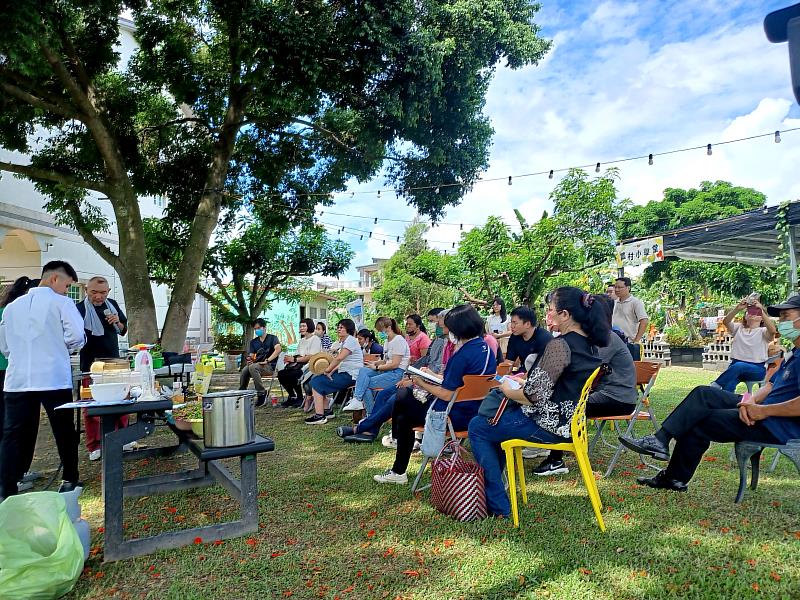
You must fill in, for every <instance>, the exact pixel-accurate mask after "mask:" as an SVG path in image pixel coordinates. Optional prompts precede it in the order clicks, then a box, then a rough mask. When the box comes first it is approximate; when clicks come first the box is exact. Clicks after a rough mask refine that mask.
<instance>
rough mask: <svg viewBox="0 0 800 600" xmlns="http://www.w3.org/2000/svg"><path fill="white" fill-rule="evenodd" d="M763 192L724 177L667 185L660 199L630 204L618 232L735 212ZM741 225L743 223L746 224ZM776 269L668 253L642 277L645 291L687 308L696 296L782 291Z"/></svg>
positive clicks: (717, 298) (653, 229) (751, 205)
mask: <svg viewBox="0 0 800 600" xmlns="http://www.w3.org/2000/svg"><path fill="white" fill-rule="evenodd" d="M766 200H767V198H766V196H765V195H764V194H762V193H761V192H759V191H757V190H754V189H752V188H746V187H739V186H734V185H732V184H731V183H729V182H727V181H715V182H710V181H703V182H702V183H701V184H700V186H699V187H698V188H692V189H688V190H683V189H679V188H667V189H665V190H664V198H663V199H662V200H652V201H650V202H648V203H647V204H643V205H639V206H633V207H631V208H630V209H629V210H627V211H626V212H625V214H623V216H622V218H621V220H620V228H619V232H620V238H622V239H625V238H630V237H646V236H648V235H653V234H655V233H659V232H662V231H668V230H670V229H677V228H680V227H686V226H688V225H695V224H697V223H704V222H708V221H713V220H715V219H721V218H724V217H729V216H733V215H737V214H740V213H743V212H746V211H748V210H753V209H756V208H760V207H761V206H763V205H764V204H766ZM745 227H746V225H745ZM780 280H781V276H780V273H779V272H778V270H776V269H771V268H768V267H755V266H750V265H743V264H738V263H735V262H729V263H726V262H721V263H711V262H700V261H689V260H681V259H678V258H668V259H667V260H665V261H662V262H657V263H653V264H652V265H650V266H649V267H647V269H645V271H644V273H643V274H642V277H641V284H642V285H643V286H645V287H646V288H648V289H649V290H650V291H649V293H647V294H646V295H649V296H650V297H652V298H654V299H656V300H657V301H658V302H660V303H663V304H665V305H669V306H677V307H680V308H689V307H691V306H693V305H694V304H695V303H696V302H697V301H703V300H706V301H713V302H720V303H731V302H734V300H736V299H738V298H741V297H742V296H745V295H747V294H749V293H750V292H753V291H759V292H761V293H762V294H763V296H764V301H768V300H770V301H771V300H776V299H777V297H778V296H779V295H780V294H781V287H782V283H781V281H780Z"/></svg>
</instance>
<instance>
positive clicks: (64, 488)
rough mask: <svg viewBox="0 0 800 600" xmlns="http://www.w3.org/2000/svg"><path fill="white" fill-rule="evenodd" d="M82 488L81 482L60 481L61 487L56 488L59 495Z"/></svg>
mask: <svg viewBox="0 0 800 600" xmlns="http://www.w3.org/2000/svg"><path fill="white" fill-rule="evenodd" d="M79 487H83V482H82V481H62V482H61V485H60V486H59V488H58V493H59V494H64V493H66V492H71V491H72V490H74V489H75V488H79Z"/></svg>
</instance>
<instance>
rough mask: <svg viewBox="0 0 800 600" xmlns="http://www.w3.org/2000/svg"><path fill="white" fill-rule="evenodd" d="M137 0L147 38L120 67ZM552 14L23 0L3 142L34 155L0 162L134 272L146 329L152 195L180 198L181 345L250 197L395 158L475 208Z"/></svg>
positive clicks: (434, 199)
mask: <svg viewBox="0 0 800 600" xmlns="http://www.w3.org/2000/svg"><path fill="white" fill-rule="evenodd" d="M125 10H127V11H129V13H130V14H131V15H132V16H133V19H134V22H135V27H136V29H135V36H136V39H137V42H138V45H139V46H138V48H137V49H136V51H135V53H134V56H133V57H132V59H131V60H130V61H129V62H127V63H126V64H121V63H120V55H119V52H118V47H117V46H116V44H117V40H118V35H119V25H118V15H120V14H121V13H122V12H123V11H125ZM537 10H538V5H537V4H531V3H529V2H528V1H523V0H514V1H511V2H509V1H508V0H481V1H479V2H475V1H474V0H431V1H429V2H416V1H414V0H380V1H375V0H366V1H363V2H357V3H337V2H333V3H331V2H321V1H314V0H311V1H308V2H299V3H297V2H271V1H267V0H215V1H212V0H192V1H186V2H176V1H174V0H149V1H147V2H145V1H144V0H128V1H127V2H125V1H122V0H82V1H80V2H77V1H67V0H54V1H53V2H38V1H34V0H18V1H17V2H4V3H2V6H0V22H2V23H3V28H4V33H3V35H2V36H0V147H2V148H4V149H6V150H11V151H15V152H19V153H21V154H22V156H24V157H25V158H24V159H23V160H16V159H15V158H10V159H3V160H2V161H0V170H5V171H9V172H12V173H15V174H16V175H19V176H22V177H26V178H28V179H30V180H32V181H34V182H35V183H36V186H37V188H38V189H39V191H41V192H42V193H43V194H45V196H46V197H47V198H48V204H47V209H48V210H49V211H51V212H52V213H53V214H54V215H55V216H56V218H57V219H58V221H59V223H61V224H64V225H69V226H71V227H74V228H75V229H76V230H77V231H78V232H79V233H80V234H81V236H82V237H83V238H84V240H85V241H86V242H87V243H88V244H89V245H90V246H91V247H92V248H93V249H94V250H95V251H96V252H97V253H98V254H99V255H100V256H101V257H102V258H103V259H104V260H106V261H107V262H108V263H109V264H111V265H112V266H113V267H114V268H115V269H116V270H117V272H118V273H119V276H120V281H121V283H122V286H123V290H124V293H125V297H126V303H127V307H128V311H129V314H130V317H131V338H132V339H133V340H134V341H136V340H139V339H154V338H155V337H156V333H157V330H156V319H155V308H154V302H153V297H152V292H151V289H150V281H149V276H148V269H147V262H146V253H145V235H144V227H143V223H142V217H141V212H140V209H139V205H138V200H139V199H140V198H141V197H143V196H148V195H160V196H164V197H166V198H167V199H168V200H169V205H168V207H167V209H166V215H165V217H164V220H165V222H166V225H165V227H166V226H169V227H171V229H172V235H171V240H172V242H173V251H174V253H175V254H176V256H180V263H179V264H178V265H177V268H176V270H175V276H174V279H173V284H172V285H173V287H172V293H171V296H170V304H169V308H168V311H167V318H166V323H165V325H164V328H163V331H162V341H163V344H164V347H165V348H168V349H175V348H179V347H180V346H181V345H182V343H183V339H184V336H185V331H186V326H187V323H188V315H189V313H190V308H191V304H192V301H193V298H194V294H195V292H196V286H197V281H198V279H199V276H200V274H201V271H202V267H203V264H204V260H205V255H206V251H207V249H208V246H209V243H210V242H211V240H212V234H213V231H214V229H215V227H217V225H218V223H220V222H221V223H223V225H225V226H228V227H233V226H234V220H235V218H236V217H237V215H238V214H239V211H240V210H241V209H244V210H254V211H262V212H263V213H270V214H277V215H278V216H283V217H285V218H287V219H289V218H291V217H292V215H294V214H295V213H296V212H298V211H309V210H312V209H313V207H314V206H315V205H316V204H317V203H318V202H319V201H320V200H322V201H323V203H325V202H328V200H327V198H328V194H329V193H331V192H333V191H336V190H341V189H344V187H345V184H346V182H347V181H348V180H350V179H352V178H355V179H357V180H359V181H364V180H366V179H368V178H371V177H373V176H374V175H376V174H377V173H379V172H381V171H383V173H384V174H385V175H386V177H387V178H388V181H389V182H390V184H391V185H392V186H393V187H395V188H397V190H398V193H399V195H400V196H401V197H402V198H403V199H404V200H405V201H407V202H409V203H411V204H413V205H415V206H416V207H417V208H418V209H419V211H420V212H421V213H423V214H427V215H429V216H431V217H433V218H437V217H439V216H440V215H441V214H442V211H443V210H444V208H445V207H446V206H448V205H452V204H455V203H457V202H458V201H459V200H460V198H461V195H462V194H463V192H464V190H466V189H469V188H470V186H471V184H472V183H473V182H474V181H475V180H476V178H477V176H478V174H479V173H480V171H481V170H482V169H483V168H485V166H486V163H487V156H488V147H489V143H490V138H491V133H492V130H491V126H490V124H489V122H488V120H487V118H486V116H485V115H484V114H483V112H482V109H483V105H484V96H485V93H486V90H487V87H488V85H489V82H490V80H491V77H492V75H493V73H494V70H495V69H496V68H497V66H498V65H500V64H501V63H504V64H505V65H506V66H508V67H510V68H519V67H522V66H525V65H529V64H535V63H536V62H537V61H538V60H539V59H541V58H542V56H543V55H544V53H545V52H546V51H547V49H548V46H549V43H548V42H546V41H544V40H542V39H540V38H539V37H538V36H537V33H538V28H537V26H536V25H535V24H534V22H533V18H534V16H535V15H536V12H537ZM37 136H38V137H37ZM15 156H19V155H15ZM439 183H449V184H451V185H447V186H442V187H441V188H440V189H436V190H435V191H434V189H433V187H434V186H435V185H436V184H439ZM437 192H438V193H437ZM91 195H94V196H98V195H99V196H102V197H104V198H107V199H108V201H109V202H110V205H111V208H112V210H113V213H114V218H115V221H116V233H117V236H118V238H119V249H118V250H117V251H114V250H113V249H112V248H110V247H109V246H107V245H106V244H104V243H103V242H102V241H101V239H100V237H98V234H99V233H100V232H102V231H107V230H109V229H110V227H111V225H110V223H109V221H108V220H107V219H106V218H104V217H103V215H102V213H101V212H100V211H99V210H98V208H97V205H96V203H95V202H94V201H92V200H90V196H91ZM232 230H233V229H228V230H226V231H228V232H229V231H232Z"/></svg>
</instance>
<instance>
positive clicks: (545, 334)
mask: <svg viewBox="0 0 800 600" xmlns="http://www.w3.org/2000/svg"><path fill="white" fill-rule="evenodd" d="M552 339H553V336H552V335H550V332H549V331H547V330H546V329H545V328H544V327H539V326H538V325H537V324H536V313H535V312H534V310H533V309H532V308H531V307H529V306H518V307H517V308H515V309H514V310H512V311H511V337H510V338H509V340H508V352H506V360H507V361H510V362H511V363H513V365H514V369H517V368H518V369H519V370H521V371H527V370H528V368H529V367H530V365H528V364H527V362H528V357H530V356H533V359H532V360H531V361H530V363H531V364H533V360H536V356H538V355H540V354H541V353H542V352H544V347H545V346H547V343H548V342H549V341H550V340H552Z"/></svg>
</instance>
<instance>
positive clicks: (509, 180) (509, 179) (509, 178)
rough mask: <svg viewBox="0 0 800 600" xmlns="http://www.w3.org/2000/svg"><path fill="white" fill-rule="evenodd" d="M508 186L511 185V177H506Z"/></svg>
mask: <svg viewBox="0 0 800 600" xmlns="http://www.w3.org/2000/svg"><path fill="white" fill-rule="evenodd" d="M508 185H511V175H509V176H508Z"/></svg>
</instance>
